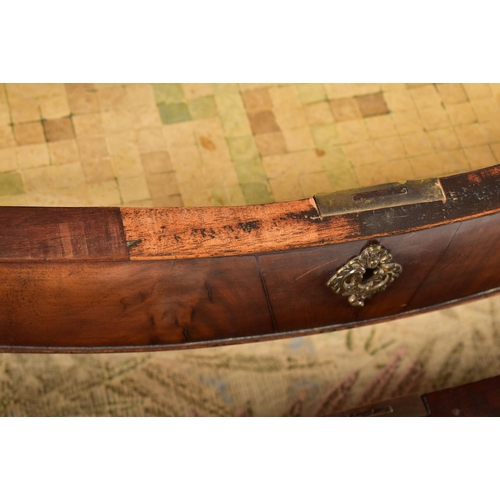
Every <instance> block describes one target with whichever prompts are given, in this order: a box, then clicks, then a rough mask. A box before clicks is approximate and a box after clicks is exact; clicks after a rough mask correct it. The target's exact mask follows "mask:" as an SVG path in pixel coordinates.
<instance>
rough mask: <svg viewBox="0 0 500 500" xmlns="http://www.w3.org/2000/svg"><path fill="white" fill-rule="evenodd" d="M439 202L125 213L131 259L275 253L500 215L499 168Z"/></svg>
mask: <svg viewBox="0 0 500 500" xmlns="http://www.w3.org/2000/svg"><path fill="white" fill-rule="evenodd" d="M441 184H442V187H443V191H444V193H445V195H446V202H445V203H443V202H442V201H435V202H430V203H417V204H414V205H403V206H399V207H386V208H381V209H379V210H370V211H366V212H359V213H353V214H348V215H340V216H332V217H321V216H320V214H319V212H318V209H317V207H316V203H315V201H314V199H309V200H300V201H297V202H290V203H275V204H272V205H257V206H248V207H203V208H173V209H166V208H163V209H162V208H157V209H147V208H121V209H120V210H121V213H122V219H123V225H124V230H125V235H126V239H127V241H128V242H129V246H130V248H129V252H130V258H131V259H132V260H149V259H189V258H199V257H222V256H226V255H242V254H250V253H261V252H276V251H282V250H293V249H297V248H304V247H311V246H321V245H328V244H335V243H342V242H347V241H357V240H367V239H370V238H375V237H382V236H388V235H393V234H399V233H403V232H411V231H416V230H420V229H428V228H432V227H435V226H439V225H444V224H449V223H451V222H455V221H459V220H463V219H467V218H473V217H479V216H482V215H486V214H489V213H495V212H498V211H499V210H500V202H499V200H500V167H499V166H496V167H490V168H488V169H483V170H478V171H475V172H471V173H467V174H459V175H455V176H451V177H447V178H443V179H441Z"/></svg>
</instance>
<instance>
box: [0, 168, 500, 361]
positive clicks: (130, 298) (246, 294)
mask: <svg viewBox="0 0 500 500" xmlns="http://www.w3.org/2000/svg"><path fill="white" fill-rule="evenodd" d="M0 228H1V229H0V273H1V277H2V279H1V280H0V293H1V296H2V299H3V300H2V307H1V308H0V350H2V351H38V352H50V351H64V352H68V351H69V352H82V351H89V350H94V351H126V350H146V349H175V348H185V347H199V346H203V345H217V344H227V343H236V342H244V341H250V340H265V339H272V338H279V337H283V336H291V335H303V334H306V333H314V332H321V331H327V330H333V329H339V328H347V327H351V326H355V325H361V324H364V323H367V322H374V321H381V320H385V319H388V318H395V317H399V316H401V315H404V314H409V313H415V312H419V311H425V310H428V309H430V308H436V307H440V306H442V305H447V304H454V303H456V302H459V301H462V300H468V299H471V298H475V297H480V296H483V295H486V294H489V293H493V292H495V291H497V290H498V288H499V287H500V266H499V265H498V258H497V255H498V250H497V249H498V248H499V243H500V167H499V166H497V167H491V168H487V169H483V170H479V171H475V172H471V173H466V174H459V175H455V176H451V177H447V178H442V179H434V180H430V181H412V182H408V183H397V184H390V185H384V186H375V187H370V188H364V189H362V190H356V191H347V192H340V193H333V194H331V195H318V196H317V197H316V198H315V199H307V200H299V201H295V202H287V203H275V204H271V205H260V206H244V207H205V208H164V209H161V208H158V209H148V208H33V207H19V208H18V207H2V208H0Z"/></svg>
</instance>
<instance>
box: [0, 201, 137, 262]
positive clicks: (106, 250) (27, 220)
mask: <svg viewBox="0 0 500 500" xmlns="http://www.w3.org/2000/svg"><path fill="white" fill-rule="evenodd" d="M15 260H30V261H34V260H44V261H45V260H128V251H127V246H126V244H125V235H124V232H123V225H122V222H121V217H120V210H119V209H118V208H53V207H47V208H41V207H40V208H39V207H0V261H15Z"/></svg>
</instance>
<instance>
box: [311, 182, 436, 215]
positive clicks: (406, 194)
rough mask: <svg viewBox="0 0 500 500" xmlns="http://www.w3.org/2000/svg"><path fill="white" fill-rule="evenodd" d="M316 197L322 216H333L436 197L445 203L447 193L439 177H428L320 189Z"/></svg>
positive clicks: (424, 200) (398, 205)
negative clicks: (328, 189) (330, 189)
mask: <svg viewBox="0 0 500 500" xmlns="http://www.w3.org/2000/svg"><path fill="white" fill-rule="evenodd" d="M314 199H315V200H316V205H317V207H318V211H319V213H320V215H321V217H329V216H332V215H343V214H350V213H355V212H366V211H368V210H377V209H379V208H389V207H400V206H403V205H415V204H417V203H429V202H432V201H441V202H443V203H445V202H446V195H445V194H444V191H443V188H442V186H441V183H440V182H439V179H424V180H420V181H406V182H392V183H390V184H379V185H378V186H371V187H362V188H356V189H348V190H345V191H337V192H334V193H327V194H325V193H320V194H317V195H316V196H315V197H314Z"/></svg>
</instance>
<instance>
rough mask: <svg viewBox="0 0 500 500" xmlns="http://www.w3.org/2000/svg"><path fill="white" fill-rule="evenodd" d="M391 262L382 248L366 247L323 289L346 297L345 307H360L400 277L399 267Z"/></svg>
mask: <svg viewBox="0 0 500 500" xmlns="http://www.w3.org/2000/svg"><path fill="white" fill-rule="evenodd" d="M391 261H392V255H391V254H390V253H389V252H388V251H387V250H386V249H385V248H384V247H382V246H381V245H378V244H375V245H370V246H369V247H367V248H365V249H364V250H363V251H362V252H361V253H360V254H359V255H358V256H357V257H354V259H351V260H350V261H349V262H348V263H347V264H345V265H344V266H342V267H341V268H340V269H338V271H337V272H336V273H335V274H334V275H333V276H332V277H331V278H330V279H329V280H328V283H327V286H329V287H331V288H332V290H333V291H334V292H335V293H338V294H340V295H343V296H344V297H349V298H348V300H349V304H351V305H353V306H357V307H363V306H364V305H365V300H366V299H369V298H370V297H372V296H373V295H374V294H376V293H377V292H382V291H383V290H385V289H386V288H387V287H388V286H389V285H390V284H391V283H392V282H393V281H394V280H395V279H396V278H397V277H398V276H399V275H400V274H401V271H402V270H403V267H402V266H401V265H400V264H396V263H394V262H391Z"/></svg>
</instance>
